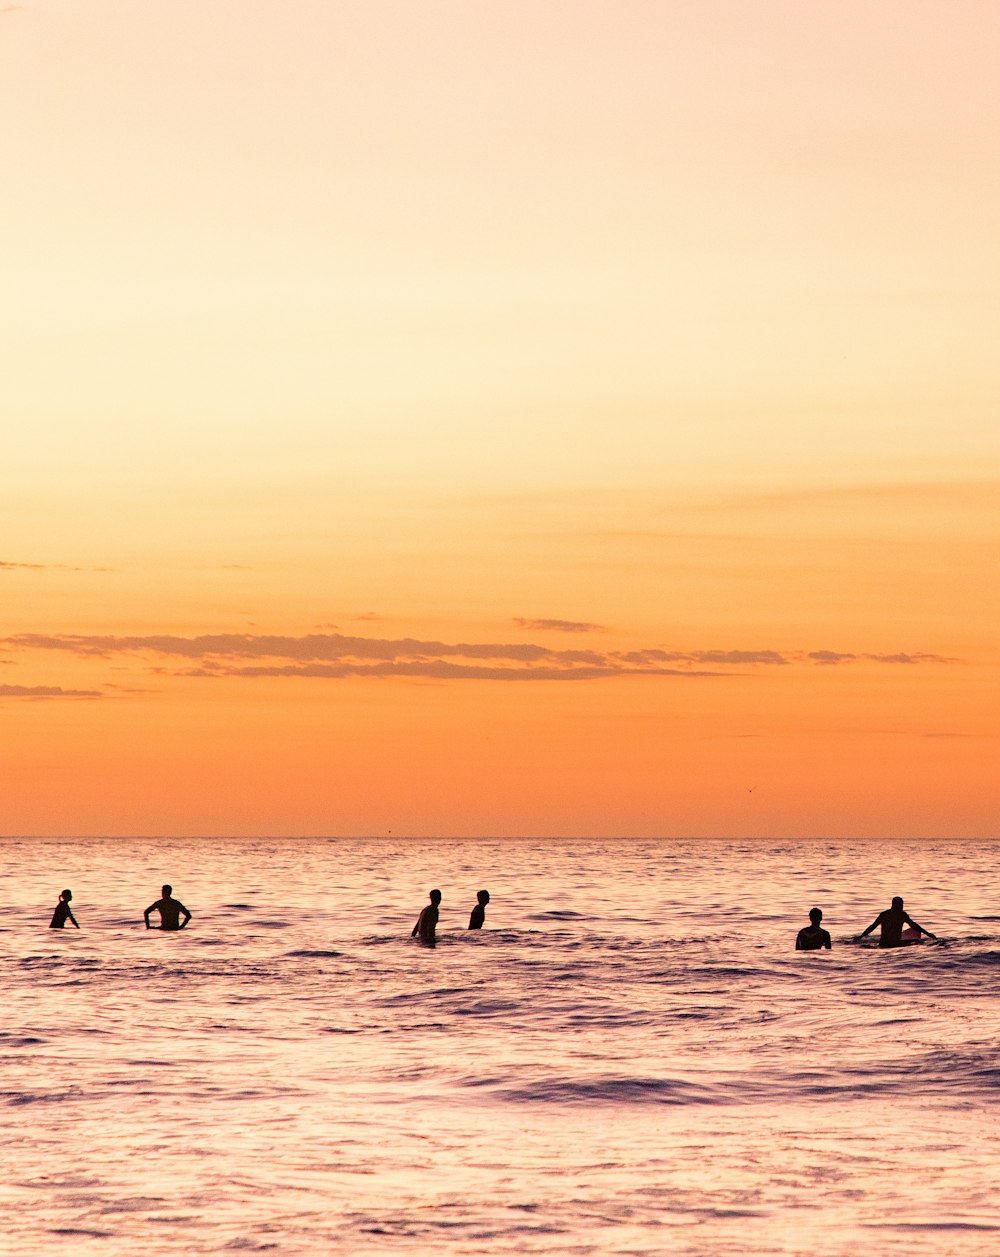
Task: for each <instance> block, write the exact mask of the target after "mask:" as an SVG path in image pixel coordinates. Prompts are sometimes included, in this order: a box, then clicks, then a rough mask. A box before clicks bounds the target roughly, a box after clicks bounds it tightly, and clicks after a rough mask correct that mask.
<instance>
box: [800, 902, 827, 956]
mask: <svg viewBox="0 0 1000 1257" xmlns="http://www.w3.org/2000/svg"><path fill="white" fill-rule="evenodd" d="M822 920H823V912H822V909H820V908H810V909H809V924H808V925H804V926H803V927H802V929H801V930H799V932H798V934H796V936H795V950H796V951H819V950H820V949H821V948H826V950H827V951H829V950H830V948H831V946H832V944H831V942H830V932H829V931H828V930H824V929H823V928H822V927H821V925H820V921H822Z"/></svg>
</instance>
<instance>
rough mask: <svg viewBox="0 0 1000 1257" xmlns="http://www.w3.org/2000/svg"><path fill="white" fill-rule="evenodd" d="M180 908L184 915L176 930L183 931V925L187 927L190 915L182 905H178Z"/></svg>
mask: <svg viewBox="0 0 1000 1257" xmlns="http://www.w3.org/2000/svg"><path fill="white" fill-rule="evenodd" d="M180 908H181V912H183V913H184V920H183V921H182V922H181V923H180V925H179V926H178V927H177V928H178V929H181V930H183V929H184V927H185V925H187V923H188V922H189V921H190V920H191V913H190V912H188V910H187V908H185V907H184V905H183V904H181V905H180Z"/></svg>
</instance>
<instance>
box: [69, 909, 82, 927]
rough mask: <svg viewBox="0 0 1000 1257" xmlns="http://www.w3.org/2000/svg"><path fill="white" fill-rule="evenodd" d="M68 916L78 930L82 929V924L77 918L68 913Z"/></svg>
mask: <svg viewBox="0 0 1000 1257" xmlns="http://www.w3.org/2000/svg"><path fill="white" fill-rule="evenodd" d="M67 916H68V917H69V919H70V920H71V921H72V922H73V924H74V925H75V926H76V928H77V929H79V928H80V922H79V921H78V920H77V919H76V917H75V916H74V915H73V914H72V912H70V913H67Z"/></svg>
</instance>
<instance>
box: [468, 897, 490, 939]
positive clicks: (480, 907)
mask: <svg viewBox="0 0 1000 1257" xmlns="http://www.w3.org/2000/svg"><path fill="white" fill-rule="evenodd" d="M489 901H490V892H489V891H488V890H478V891H476V906H475V907H474V908H473V909H472V916H470V917H469V929H470V930H481V929H482V928H483V923H484V922H485V920H486V905H487V904H488V903H489Z"/></svg>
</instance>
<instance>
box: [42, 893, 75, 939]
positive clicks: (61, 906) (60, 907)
mask: <svg viewBox="0 0 1000 1257" xmlns="http://www.w3.org/2000/svg"><path fill="white" fill-rule="evenodd" d="M72 898H73V892H72V891H71V890H63V891H60V892H59V902H58V903H57V904H56V910H55V912H53V914H52V920H51V921H50V922H49V929H50V930H64V929H65V928H66V922H67V921H72V922H73V924H74V925H75V926H76V928H77V929H79V928H80V923H79V921H77V919H76V917H75V916H74V915H73V912H72V909H71V908H70V906H69V901H70V900H71V899H72Z"/></svg>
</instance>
